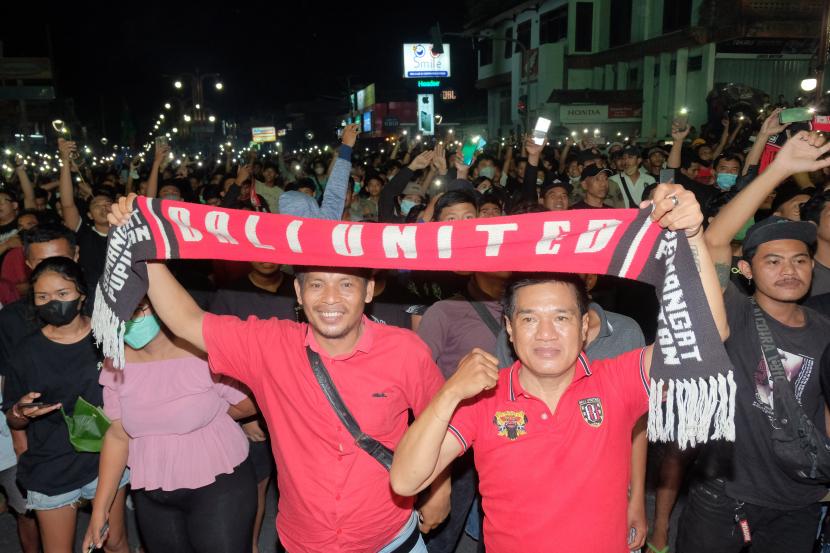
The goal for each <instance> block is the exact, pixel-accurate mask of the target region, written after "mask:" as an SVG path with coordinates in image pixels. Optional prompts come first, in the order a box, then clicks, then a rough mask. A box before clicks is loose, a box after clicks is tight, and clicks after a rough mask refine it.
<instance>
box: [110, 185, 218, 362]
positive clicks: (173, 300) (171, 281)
mask: <svg viewBox="0 0 830 553" xmlns="http://www.w3.org/2000/svg"><path fill="white" fill-rule="evenodd" d="M135 198H136V195H135V194H130V195H129V196H123V197H121V198H119V199H118V201H117V202H115V203H114V204H112V210H111V211H110V214H109V215H107V220H108V221H109V223H110V224H111V225H115V226H123V225H125V224H127V222H128V221H129V220H130V215H131V214H132V212H133V201H134V200H135ZM147 278H148V280H149V283H150V284H149V289H148V291H147V295H148V296H149V298H150V301H151V302H152V304H153V309H155V311H156V315H158V317H159V318H160V319H161V320H162V321H163V322H164V324H165V325H166V326H167V328H169V329H170V331H171V332H173V334H175V335H176V336H178V337H179V338H182V339H184V340H187V341H188V342H190V343H191V344H193V345H194V346H196V347H197V348H199V349H200V350H202V351H205V340H204V338H203V337H202V319H203V318H204V316H205V312H204V311H202V309H201V308H200V307H199V306H198V305H197V304H196V302H195V301H193V298H192V297H191V296H190V294H188V293H187V290H185V289H184V288H183V287H182V285H181V284H179V282H178V281H177V280H176V279H175V278H174V277H173V275H172V274H171V273H170V271H169V270H168V269H167V266H166V265H165V264H164V263H147Z"/></svg>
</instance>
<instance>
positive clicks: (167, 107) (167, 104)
mask: <svg viewBox="0 0 830 553" xmlns="http://www.w3.org/2000/svg"><path fill="white" fill-rule="evenodd" d="M171 107H173V106H171V105H170V102H165V103H164V109H170V108H171Z"/></svg>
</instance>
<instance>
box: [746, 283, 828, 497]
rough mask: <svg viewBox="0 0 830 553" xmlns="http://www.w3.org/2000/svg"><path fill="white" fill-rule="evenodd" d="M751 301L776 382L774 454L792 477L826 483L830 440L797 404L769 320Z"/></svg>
mask: <svg viewBox="0 0 830 553" xmlns="http://www.w3.org/2000/svg"><path fill="white" fill-rule="evenodd" d="M749 300H750V302H752V311H753V319H754V320H755V330H756V331H757V332H758V340H759V341H760V342H761V351H762V352H763V354H764V359H765V360H766V363H767V367H768V368H769V372H770V376H772V380H773V411H774V418H775V423H774V424H773V432H772V450H773V453H774V454H775V455H776V457H777V458H778V461H779V464H781V465H782V466H783V467H784V468H785V471H786V473H787V474H788V476H790V477H791V478H794V479H796V480H798V481H801V482H807V483H811V484H815V483H819V482H827V481H828V479H830V475H829V474H828V471H830V449H829V448H828V445H829V444H828V441H827V438H826V437H825V436H823V435H822V434H821V432H819V430H818V429H817V428H816V426H815V425H814V424H813V421H812V420H810V417H808V416H807V414H806V413H805V412H804V408H803V407H802V406H801V404H800V403H798V400H797V399H796V397H795V391H794V390H793V386H792V384H791V383H790V381H789V379H787V373H786V371H785V370H784V363H783V362H782V360H781V354H779V353H778V347H777V346H776V345H775V340H774V339H773V337H772V331H770V328H769V325H768V324H767V320H766V317H765V315H764V313H763V311H761V308H760V307H758V304H757V303H756V302H755V298H752V297H750V299H749Z"/></svg>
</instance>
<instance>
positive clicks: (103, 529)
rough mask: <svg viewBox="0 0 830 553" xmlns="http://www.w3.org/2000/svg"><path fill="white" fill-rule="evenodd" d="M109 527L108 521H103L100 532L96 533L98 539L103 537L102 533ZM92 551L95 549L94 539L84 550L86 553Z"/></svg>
mask: <svg viewBox="0 0 830 553" xmlns="http://www.w3.org/2000/svg"><path fill="white" fill-rule="evenodd" d="M109 529H110V523H109V521H106V522H104V525H103V526H101V533H100V534H99V535H98V539H99V540H101V539H103V538H104V534H106V533H107V530H109ZM96 541H97V540H96ZM93 551H95V542H94V541H93V542H92V543H91V544H89V549H87V550H86V553H92V552H93Z"/></svg>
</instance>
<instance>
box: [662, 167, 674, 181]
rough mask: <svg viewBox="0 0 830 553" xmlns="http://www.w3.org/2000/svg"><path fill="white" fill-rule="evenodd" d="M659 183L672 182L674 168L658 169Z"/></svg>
mask: <svg viewBox="0 0 830 553" xmlns="http://www.w3.org/2000/svg"><path fill="white" fill-rule="evenodd" d="M659 182H660V183H667V182H674V169H660V181H659Z"/></svg>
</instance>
